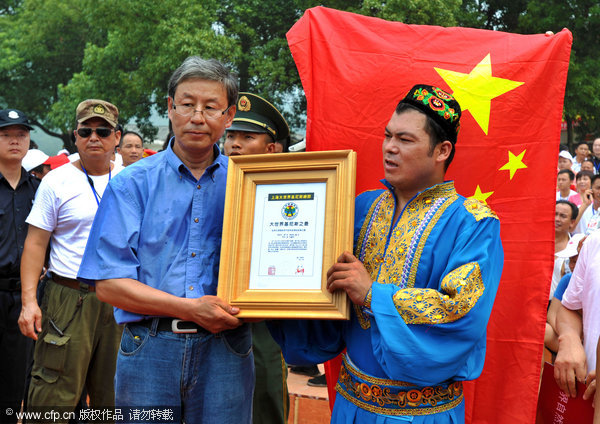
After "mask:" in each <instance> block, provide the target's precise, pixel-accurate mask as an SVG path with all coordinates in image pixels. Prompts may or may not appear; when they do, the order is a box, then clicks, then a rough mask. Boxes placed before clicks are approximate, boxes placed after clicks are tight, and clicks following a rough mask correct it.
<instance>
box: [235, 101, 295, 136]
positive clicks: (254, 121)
mask: <svg viewBox="0 0 600 424" xmlns="http://www.w3.org/2000/svg"><path fill="white" fill-rule="evenodd" d="M227 131H246V132H253V133H263V134H269V135H270V136H271V137H272V138H273V141H276V142H279V143H282V142H285V139H286V138H287V137H288V136H289V135H290V128H289V127H288V124H287V122H286V121H285V119H284V118H283V116H282V115H281V113H279V111H278V110H277V108H276V107H275V106H273V105H272V104H271V103H269V102H268V101H266V100H265V99H263V98H262V97H260V96H257V95H256V94H252V93H240V94H239V97H238V102H237V106H236V111H235V116H234V117H233V123H232V124H231V126H230V127H229V128H227Z"/></svg>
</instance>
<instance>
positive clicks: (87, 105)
mask: <svg viewBox="0 0 600 424" xmlns="http://www.w3.org/2000/svg"><path fill="white" fill-rule="evenodd" d="M96 117H98V118H102V119H104V120H105V121H106V122H108V123H109V124H110V126H112V127H113V128H114V127H116V126H117V123H118V121H119V109H117V107H116V106H115V105H113V104H112V103H109V102H107V101H105V100H98V99H88V100H84V101H83V102H81V103H79V106H77V112H76V118H77V122H78V123H80V124H81V123H82V122H84V121H87V120H88V119H90V118H96Z"/></svg>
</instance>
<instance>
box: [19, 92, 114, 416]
mask: <svg viewBox="0 0 600 424" xmlns="http://www.w3.org/2000/svg"><path fill="white" fill-rule="evenodd" d="M118 116H119V111H118V109H117V107H116V106H114V105H113V104H111V103H109V102H106V101H103V100H96V99H90V100H85V101H83V102H81V103H80V104H79V106H78V107H77V112H76V118H77V129H76V130H75V132H74V133H75V137H76V142H75V144H76V146H77V149H78V150H79V159H78V160H76V161H74V162H72V163H67V164H65V165H63V166H61V167H59V168H57V169H55V170H52V171H50V172H49V173H48V174H47V175H46V177H45V178H44V179H43V180H42V183H41V184H40V187H39V189H38V192H37V194H36V197H35V201H34V204H33V207H32V210H31V213H30V214H29V216H28V217H27V220H26V222H27V223H28V224H29V231H28V234H27V238H26V240H25V247H24V250H23V256H22V260H21V281H22V284H21V291H22V299H23V307H22V310H21V315H20V317H19V327H20V329H21V332H22V333H23V334H24V335H26V336H28V337H31V338H33V339H34V340H36V341H37V342H36V346H35V352H34V364H33V369H32V373H31V375H32V379H31V384H30V388H29V396H28V406H29V407H30V408H32V410H36V411H39V410H42V411H44V410H45V409H48V410H51V409H57V407H59V408H61V409H64V411H62V412H72V411H73V410H74V409H75V406H76V405H77V403H78V401H79V399H80V396H81V393H82V390H83V388H84V385H85V387H86V389H87V393H88V395H89V397H90V406H92V407H94V406H96V407H102V408H110V407H111V406H113V405H114V387H113V378H114V373H115V366H116V356H117V350H118V345H119V340H120V335H121V328H120V327H119V326H118V325H117V324H116V322H115V320H114V318H113V311H112V307H111V306H110V305H108V304H106V303H103V302H100V301H99V300H98V298H97V297H96V293H95V288H94V287H93V286H88V285H87V284H83V283H79V282H78V281H77V280H76V277H77V272H78V271H79V266H80V263H81V259H82V257H83V252H84V250H85V245H86V242H87V239H88V235H89V232H90V229H91V226H92V222H93V220H94V216H95V214H96V210H97V208H98V205H99V204H100V200H101V199H102V195H103V193H104V189H105V188H106V186H107V184H108V182H109V181H110V179H111V177H113V176H114V175H115V174H116V173H117V172H118V171H119V170H120V168H115V166H114V165H113V164H111V162H110V158H111V155H112V152H113V151H114V148H115V146H116V145H117V144H118V141H119V139H120V136H121V133H120V132H119V131H117V130H115V127H116V125H117V120H118ZM48 245H50V253H49V259H48V271H49V275H50V277H51V279H50V280H49V281H48V283H47V285H46V288H45V291H44V297H43V300H42V305H41V308H40V306H39V305H38V302H37V299H36V289H37V285H38V280H39V277H40V275H41V274H42V269H43V267H44V265H45V259H46V250H47V248H48Z"/></svg>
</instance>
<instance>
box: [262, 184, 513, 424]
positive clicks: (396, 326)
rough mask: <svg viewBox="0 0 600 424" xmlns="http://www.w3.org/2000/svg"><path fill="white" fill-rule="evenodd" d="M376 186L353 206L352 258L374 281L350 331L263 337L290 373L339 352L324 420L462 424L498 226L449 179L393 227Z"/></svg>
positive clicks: (346, 325)
mask: <svg viewBox="0 0 600 424" xmlns="http://www.w3.org/2000/svg"><path fill="white" fill-rule="evenodd" d="M384 184H386V186H388V190H375V191H368V192H365V193H362V194H361V195H360V196H358V197H357V198H356V209H355V231H354V255H355V256H356V257H357V258H359V259H360V260H361V262H363V264H364V266H365V268H366V269H367V271H368V272H369V273H370V275H371V278H372V280H373V285H372V287H371V290H370V291H369V293H368V295H367V298H366V304H365V306H364V307H358V306H356V305H354V307H353V311H352V316H351V320H350V321H347V322H333V321H275V322H272V323H270V324H269V325H270V329H271V332H272V333H273V336H274V338H275V340H276V341H277V342H278V343H279V344H280V345H281V347H282V350H283V353H284V356H285V358H286V361H287V362H288V363H292V364H301V363H321V362H324V361H326V360H329V359H331V358H333V357H334V356H336V355H337V354H339V353H340V352H341V351H342V350H343V349H344V348H346V349H347V358H346V362H345V364H346V366H343V367H342V371H341V373H340V379H339V380H338V385H337V387H336V389H337V390H338V392H339V393H338V396H337V397H336V404H335V407H334V411H333V414H332V420H331V422H332V423H388V422H394V423H397V422H398V421H397V420H402V421H412V422H413V423H419V422H427V423H433V422H435V423H460V422H464V404H463V396H462V384H461V383H460V382H462V381H463V380H472V379H475V378H477V377H478V376H479V375H480V374H481V370H482V369H483V363H484V359H485V344H486V326H487V322H488V319H489V316H490V313H491V310H492V306H493V303H494V298H495V295H496V291H497V289H498V283H499V281H500V275H501V273H502V266H503V250H502V244H501V241H500V223H499V221H498V218H497V217H496V215H495V214H494V212H493V211H492V210H491V209H490V208H489V207H487V205H485V204H483V203H481V202H479V201H477V200H474V199H465V198H464V197H462V196H460V195H458V194H457V193H456V190H455V189H454V184H453V183H452V182H445V183H442V184H438V185H435V186H433V187H430V188H429V189H427V190H424V191H423V192H421V193H419V194H417V195H416V196H415V197H414V198H413V199H411V200H410V201H409V202H408V203H407V205H406V206H405V207H404V210H403V211H402V213H401V214H400V216H399V218H398V221H397V222H396V223H394V225H392V219H393V216H394V208H395V204H396V203H395V198H394V195H393V191H392V188H391V186H390V185H389V183H387V182H385V181H384ZM349 371H352V372H349ZM386 388H388V389H390V388H391V391H389V390H387V389H386Z"/></svg>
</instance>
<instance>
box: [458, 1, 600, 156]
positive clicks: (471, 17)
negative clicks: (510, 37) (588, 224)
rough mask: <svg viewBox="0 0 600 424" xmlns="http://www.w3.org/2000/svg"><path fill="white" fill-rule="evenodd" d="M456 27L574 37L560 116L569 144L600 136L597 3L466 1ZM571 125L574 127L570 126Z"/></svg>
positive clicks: (599, 6)
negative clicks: (563, 33)
mask: <svg viewBox="0 0 600 424" xmlns="http://www.w3.org/2000/svg"><path fill="white" fill-rule="evenodd" d="M459 16H460V24H461V25H464V26H471V27H475V28H486V29H496V30H503V31H509V32H517V33H523V34H535V33H538V34H539V33H545V32H546V31H552V32H555V33H556V32H559V31H561V30H562V29H563V28H568V29H569V30H570V31H571V32H572V33H573V48H572V52H571V60H570V63H569V74H568V77H567V87H566V92H565V103H564V116H565V120H566V122H567V125H568V129H569V132H568V144H569V145H572V143H573V142H574V138H575V136H577V137H578V138H579V139H582V138H584V137H586V136H593V135H599V134H600V116H599V114H598V113H597V111H598V110H600V76H599V75H598V73H597V72H596V70H597V69H598V66H599V65H600V58H599V57H598V55H597V54H596V52H595V48H596V46H598V45H599V44H600V43H599V41H600V39H599V38H600V31H599V28H600V4H599V3H598V2H597V0H514V1H511V2H508V1H503V0H488V1H481V0H465V1H464V2H463V5H462V13H461V14H460V15H459ZM573 123H575V127H574V126H573Z"/></svg>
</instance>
